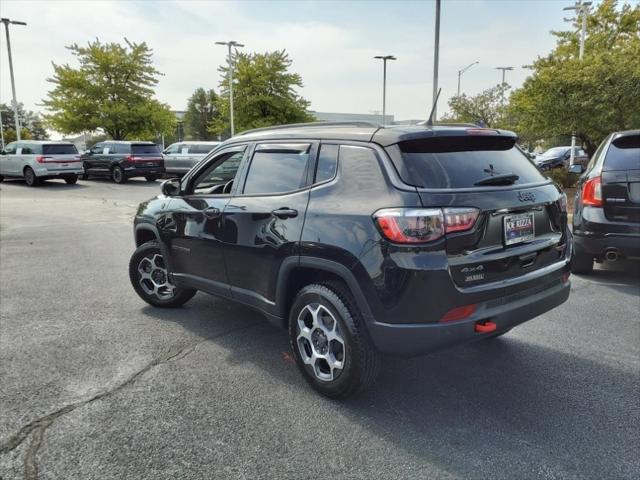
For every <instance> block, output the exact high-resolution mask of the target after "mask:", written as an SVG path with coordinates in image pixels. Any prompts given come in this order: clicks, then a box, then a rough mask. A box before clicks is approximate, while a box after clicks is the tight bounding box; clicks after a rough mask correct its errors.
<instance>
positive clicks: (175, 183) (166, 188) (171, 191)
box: [160, 178, 180, 197]
mask: <svg viewBox="0 0 640 480" xmlns="http://www.w3.org/2000/svg"><path fill="white" fill-rule="evenodd" d="M160 190H161V191H162V194H163V195H166V196H167V197H176V196H178V195H180V179H179V178H170V179H169V180H165V181H164V182H162V185H160Z"/></svg>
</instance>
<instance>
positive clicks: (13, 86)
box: [0, 18, 27, 143]
mask: <svg viewBox="0 0 640 480" xmlns="http://www.w3.org/2000/svg"><path fill="white" fill-rule="evenodd" d="M0 21H1V22H2V23H4V31H5V33H6V34H7V53H8V54H9V74H10V75H11V92H12V93H13V105H12V106H13V116H14V121H15V123H16V140H18V141H20V140H21V138H20V116H19V115H18V100H16V82H15V80H14V78H13V59H12V58H11V39H10V38H9V25H25V26H26V25H27V24H26V23H25V22H19V21H17V20H10V19H8V18H1V19H0ZM3 143H4V142H3Z"/></svg>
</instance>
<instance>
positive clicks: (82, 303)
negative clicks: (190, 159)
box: [0, 180, 640, 480]
mask: <svg viewBox="0 0 640 480" xmlns="http://www.w3.org/2000/svg"><path fill="white" fill-rule="evenodd" d="M158 191H159V182H156V183H154V184H149V183H146V182H144V181H138V180H132V181H130V182H129V183H128V184H126V185H115V184H112V183H109V182H107V181H80V182H79V183H78V184H77V185H73V186H68V185H66V184H64V183H61V182H57V181H50V182H47V184H46V185H45V186H43V187H40V188H36V189H30V188H28V187H26V186H25V185H24V184H23V183H22V182H18V181H11V182H3V183H2V184H0V267H1V268H0V315H1V325H0V476H1V477H2V479H4V480H8V479H21V478H26V479H34V478H41V479H61V478H64V479H122V478H135V479H163V478H180V479H183V478H184V479H192V478H193V479H195V478H225V479H226V478H232V479H244V478H247V479H261V478H265V479H266V478H296V479H307V478H340V479H342V478H362V479H365V478H366V479H371V478H381V479H386V478H389V479H391V478H393V479H395V478H398V479H405V478H420V479H426V478H430V479H434V478H471V479H489V478H491V479H494V478H504V479H514V478H518V479H529V478H549V479H559V478H562V479H564V478H567V479H574V478H594V479H596V478H597V479H604V478H606V479H622V478H628V479H632V478H638V475H639V472H640V455H638V452H640V266H639V264H638V263H628V264H616V265H613V266H605V267H602V266H600V267H598V268H597V270H596V271H595V272H594V274H593V275H592V276H589V277H579V276H573V277H572V282H573V283H572V285H573V286H572V294H571V297H570V299H569V301H568V302H567V303H565V304H564V305H562V306H561V307H559V308H558V309H556V310H554V311H552V312H550V313H548V314H546V315H544V316H542V317H540V318H538V319H536V320H534V321H531V322H529V323H527V324H525V325H523V326H521V327H519V328H517V329H515V330H514V331H512V332H511V333H509V334H508V335H506V336H505V337H503V338H501V339H495V340H491V341H487V342H483V343H476V344H473V345H470V346H464V347H459V348H456V349H453V350H449V351H445V352H441V353H437V354H433V355H430V356H427V357H421V358H415V359H395V358H390V359H387V360H386V361H385V364H384V367H383V370H382V374H381V376H380V379H379V381H378V383H377V385H376V387H375V388H373V389H372V390H370V391H368V392H367V393H366V394H365V395H362V396H360V397H358V398H356V399H352V400H349V401H343V402H336V401H330V400H327V399H324V398H321V397H319V396H318V395H317V394H315V393H314V392H313V391H312V390H311V389H309V388H308V387H307V386H306V384H305V382H304V380H303V379H302V376H301V375H299V373H298V372H297V370H296V367H295V365H294V364H293V362H292V360H291V357H290V356H289V354H288V351H289V350H288V342H287V335H286V333H285V332H284V331H280V330H277V329H275V328H273V327H271V326H270V325H269V324H268V323H267V322H266V321H265V320H263V319H262V318H261V317H260V316H259V315H258V314H256V313H254V312H252V311H250V310H247V309H245V308H242V307H239V306H235V305H233V304H230V303H227V302H223V301H220V300H216V299H214V298H213V297H209V296H206V295H204V294H198V295H197V296H196V297H195V298H194V299H193V300H192V301H191V302H190V303H188V304H187V306H186V307H184V308H182V309H178V310H158V309H154V308H152V307H149V306H146V304H144V303H143V302H142V301H141V300H140V299H139V298H138V297H137V296H136V294H135V293H134V291H133V289H132V288H131V287H130V285H129V280H128V274H127V264H128V261H129V256H130V254H131V252H132V251H133V238H132V228H131V219H132V216H133V214H134V212H135V209H136V206H137V204H138V203H139V202H140V201H142V200H145V199H147V198H149V197H151V196H153V195H155V194H157V192H158Z"/></svg>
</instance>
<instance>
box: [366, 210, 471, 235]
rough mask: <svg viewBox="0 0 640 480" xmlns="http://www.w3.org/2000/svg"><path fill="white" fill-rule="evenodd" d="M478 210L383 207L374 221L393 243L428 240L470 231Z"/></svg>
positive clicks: (375, 215)
mask: <svg viewBox="0 0 640 480" xmlns="http://www.w3.org/2000/svg"><path fill="white" fill-rule="evenodd" d="M478 214H479V211H478V209H475V208H444V209H442V208H384V209H382V210H378V211H377V212H376V213H375V214H374V216H373V217H374V220H375V222H376V224H377V225H378V228H380V231H381V232H382V234H383V235H384V237H385V238H386V239H387V240H390V241H392V242H394V243H404V244H413V243H426V242H432V241H434V240H438V239H439V238H442V237H443V236H444V235H445V234H446V233H451V232H460V231H464V230H469V229H470V228H472V227H473V225H474V224H475V222H476V220H477V218H478Z"/></svg>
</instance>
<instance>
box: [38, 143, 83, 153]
mask: <svg viewBox="0 0 640 480" xmlns="http://www.w3.org/2000/svg"><path fill="white" fill-rule="evenodd" d="M77 153H78V149H77V148H76V146H75V145H73V144H72V143H69V144H55V143H54V144H51V145H46V144H45V145H43V146H42V154H43V155H73V154H77Z"/></svg>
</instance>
